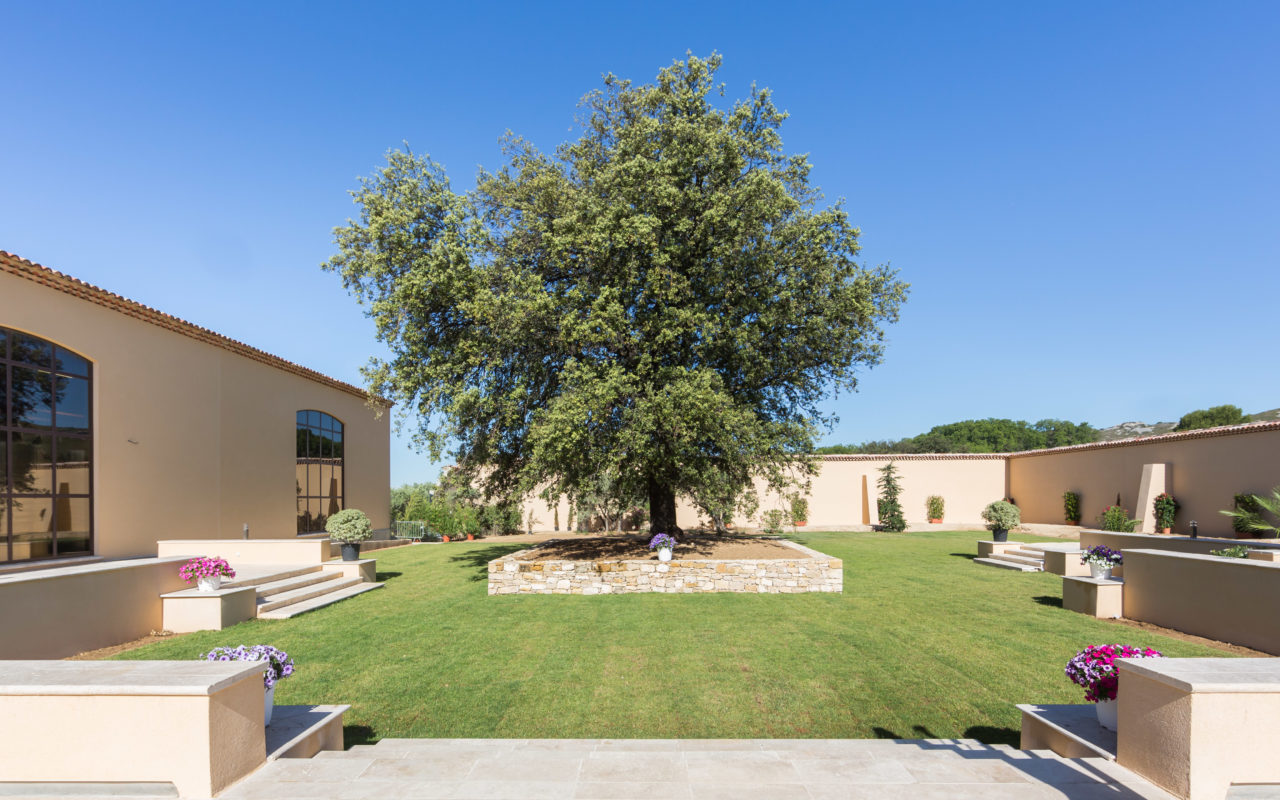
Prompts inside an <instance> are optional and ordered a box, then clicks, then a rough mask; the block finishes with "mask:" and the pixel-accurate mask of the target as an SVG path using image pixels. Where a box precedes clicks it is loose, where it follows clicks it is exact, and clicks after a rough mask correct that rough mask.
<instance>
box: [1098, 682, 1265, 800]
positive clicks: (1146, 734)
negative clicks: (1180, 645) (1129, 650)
mask: <svg viewBox="0 0 1280 800" xmlns="http://www.w3.org/2000/svg"><path fill="white" fill-rule="evenodd" d="M1116 663H1117V664H1119V669H1120V692H1119V695H1118V700H1119V703H1120V705H1119V709H1118V710H1119V724H1118V728H1119V740H1118V745H1117V750H1116V761H1117V763H1119V764H1120V765H1121V766H1123V767H1127V768H1128V769H1131V770H1133V771H1134V772H1136V773H1138V774H1139V775H1142V776H1143V777H1144V778H1146V779H1147V780H1149V781H1151V782H1152V783H1154V784H1156V785H1158V786H1160V787H1161V788H1163V789H1165V790H1166V791H1169V792H1171V793H1173V794H1174V795H1176V796H1178V797H1183V798H1191V800H1199V799H1200V798H1214V799H1215V800H1217V798H1221V797H1224V796H1225V795H1226V794H1227V790H1228V788H1229V787H1230V786H1231V784H1233V783H1254V784H1270V783H1277V782H1280V758H1277V757H1276V752H1275V749H1276V744H1277V741H1280V659H1275V658H1151V659H1121V660H1120V661H1117V662H1116Z"/></svg>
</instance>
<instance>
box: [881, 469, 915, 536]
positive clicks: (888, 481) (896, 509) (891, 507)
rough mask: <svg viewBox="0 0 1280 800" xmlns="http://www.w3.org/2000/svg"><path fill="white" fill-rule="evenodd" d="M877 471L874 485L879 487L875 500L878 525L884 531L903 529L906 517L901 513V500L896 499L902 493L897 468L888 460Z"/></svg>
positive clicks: (905, 526) (905, 525)
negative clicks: (878, 495) (878, 514)
mask: <svg viewBox="0 0 1280 800" xmlns="http://www.w3.org/2000/svg"><path fill="white" fill-rule="evenodd" d="M879 472H880V477H879V478H878V479H877V480H876V485H877V486H878V487H880V497H879V499H878V500H877V501H876V509H877V511H879V513H880V526H881V527H882V528H884V530H886V531H895V532H896V531H905V530H906V529H907V519H906V517H904V516H903V514H902V502H901V501H900V500H899V499H898V498H899V496H900V495H901V494H902V487H901V486H900V485H899V484H898V468H897V467H895V466H894V465H893V462H892V461H890V462H889V463H888V464H885V465H884V466H883V467H881V468H880V470H879Z"/></svg>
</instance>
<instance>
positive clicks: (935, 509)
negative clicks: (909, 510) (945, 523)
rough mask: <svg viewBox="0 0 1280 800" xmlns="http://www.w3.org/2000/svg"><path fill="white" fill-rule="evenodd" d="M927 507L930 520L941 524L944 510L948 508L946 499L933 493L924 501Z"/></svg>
mask: <svg viewBox="0 0 1280 800" xmlns="http://www.w3.org/2000/svg"><path fill="white" fill-rule="evenodd" d="M924 505H925V509H926V510H927V511H928V513H929V522H931V523H933V524H935V525H940V524H942V512H943V510H944V509H946V507H947V506H946V501H944V500H943V499H942V497H941V496H940V495H936V494H931V495H929V496H928V497H927V498H925V501H924Z"/></svg>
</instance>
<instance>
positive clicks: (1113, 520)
mask: <svg viewBox="0 0 1280 800" xmlns="http://www.w3.org/2000/svg"><path fill="white" fill-rule="evenodd" d="M1137 526H1138V520H1136V519H1129V510H1128V509H1126V508H1121V507H1120V506H1107V510H1106V511H1103V512H1102V514H1101V516H1099V518H1098V527H1099V528H1101V529H1102V530H1104V531H1118V532H1120V533H1133V529H1134V528H1136V527H1137Z"/></svg>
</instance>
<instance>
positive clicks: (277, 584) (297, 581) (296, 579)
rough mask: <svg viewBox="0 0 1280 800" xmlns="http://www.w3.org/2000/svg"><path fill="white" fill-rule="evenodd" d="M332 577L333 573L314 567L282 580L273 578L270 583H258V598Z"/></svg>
mask: <svg viewBox="0 0 1280 800" xmlns="http://www.w3.org/2000/svg"><path fill="white" fill-rule="evenodd" d="M334 577H335V576H334V574H333V573H328V572H324V571H323V570H321V569H320V568H319V567H316V568H315V569H314V570H312V571H311V572H306V573H303V574H301V575H295V576H290V577H286V578H284V579H282V580H273V581H271V582H270V583H261V584H258V587H257V589H258V599H259V601H261V599H262V598H265V597H271V596H273V595H278V594H283V593H285V592H291V591H293V590H295V589H302V588H304V587H307V586H312V585H314V584H317V583H323V582H324V581H331V580H333V578H334Z"/></svg>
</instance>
